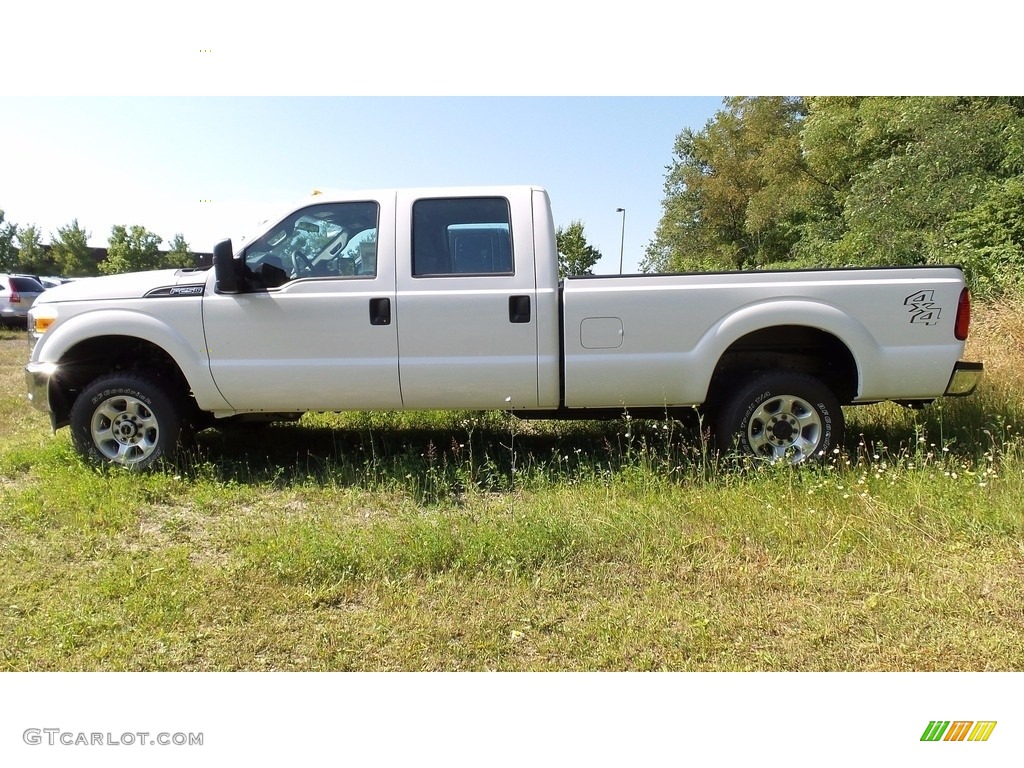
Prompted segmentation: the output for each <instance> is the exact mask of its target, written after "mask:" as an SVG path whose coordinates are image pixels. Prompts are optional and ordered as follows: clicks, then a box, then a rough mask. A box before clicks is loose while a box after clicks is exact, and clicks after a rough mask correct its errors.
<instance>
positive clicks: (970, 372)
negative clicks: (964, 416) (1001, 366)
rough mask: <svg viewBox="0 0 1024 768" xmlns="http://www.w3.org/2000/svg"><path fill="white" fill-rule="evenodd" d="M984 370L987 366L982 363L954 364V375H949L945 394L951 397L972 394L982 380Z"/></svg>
mask: <svg viewBox="0 0 1024 768" xmlns="http://www.w3.org/2000/svg"><path fill="white" fill-rule="evenodd" d="M984 370H985V366H984V365H983V364H981V363H965V362H963V361H961V362H959V363H957V364H956V365H954V366H953V375H952V376H950V377H949V383H948V384H947V385H946V392H945V394H946V395H947V396H951V397H963V396H964V395H969V394H971V393H972V392H974V390H975V388H976V387H977V386H978V384H979V383H980V382H981V377H982V374H983V372H984Z"/></svg>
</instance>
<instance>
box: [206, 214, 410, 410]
mask: <svg viewBox="0 0 1024 768" xmlns="http://www.w3.org/2000/svg"><path fill="white" fill-rule="evenodd" d="M394 220H395V216H394V200H393V199H390V200H368V201H360V202H344V203H318V204H313V205H310V206H308V207H306V208H303V209H301V210H299V211H297V212H295V213H293V214H290V215H289V216H288V217H287V218H286V219H284V220H283V221H281V222H279V223H278V224H277V225H275V226H274V227H272V228H271V229H270V230H269V231H268V232H267V233H266V234H265V235H264V236H263V237H261V238H259V239H257V240H256V241H254V242H253V243H252V244H250V245H248V246H246V247H245V249H244V250H243V251H242V253H241V255H240V258H242V259H244V261H245V268H244V270H245V278H244V283H245V286H246V288H245V290H244V291H243V292H242V293H238V294H231V295H226V294H216V293H214V292H213V291H208V292H207V295H206V297H205V299H204V302H203V323H204V327H205V330H206V342H207V346H208V350H209V356H210V370H211V373H212V375H213V379H214V381H215V382H216V384H217V387H218V388H219V389H220V392H221V394H222V395H223V396H224V399H225V400H227V401H228V403H230V404H231V406H232V407H233V408H235V409H236V410H239V411H244V410H250V409H251V410H260V411H307V410H322V411H328V410H350V409H351V410H359V409H374V408H398V407H401V404H402V401H401V392H400V390H399V385H398V332H397V325H396V323H395V320H394V305H395V253H394V242H395V239H394Z"/></svg>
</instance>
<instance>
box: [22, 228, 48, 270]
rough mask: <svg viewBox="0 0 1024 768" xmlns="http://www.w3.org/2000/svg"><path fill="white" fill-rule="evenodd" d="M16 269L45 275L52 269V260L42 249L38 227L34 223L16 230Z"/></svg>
mask: <svg viewBox="0 0 1024 768" xmlns="http://www.w3.org/2000/svg"><path fill="white" fill-rule="evenodd" d="M18 271H19V272H25V273H27V274H30V275H45V274H48V273H50V272H52V271H53V262H52V261H51V260H50V258H49V256H48V255H47V254H46V251H45V250H44V249H43V244H42V241H41V240H40V237H39V228H38V227H36V226H35V225H34V224H29V225H28V226H27V227H24V228H23V229H21V230H19V231H18Z"/></svg>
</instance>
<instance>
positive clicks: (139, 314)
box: [31, 299, 230, 410]
mask: <svg viewBox="0 0 1024 768" xmlns="http://www.w3.org/2000/svg"><path fill="white" fill-rule="evenodd" d="M145 301H147V302H150V301H161V303H162V305H163V308H166V309H168V310H169V311H170V313H171V314H172V315H174V317H171V318H167V319H163V318H157V317H155V316H154V315H153V314H151V313H149V312H144V311H141V310H139V309H134V308H119V309H95V310H87V311H84V312H79V313H77V314H74V315H72V316H71V317H67V318H59V320H58V322H57V323H56V324H54V326H52V327H51V328H50V330H49V331H47V333H46V335H45V336H43V338H42V339H41V340H40V341H39V343H38V344H37V345H36V348H35V350H34V351H33V354H32V361H31V362H32V363H35V364H44V363H51V364H54V365H58V366H59V364H60V363H61V362H62V361H63V360H64V359H65V356H66V355H67V354H68V352H69V351H70V350H72V349H73V348H74V347H75V346H76V345H78V344H80V343H82V342H85V341H88V340H90V339H96V338H100V337H112V336H119V337H128V338H136V339H141V340H143V341H147V342H149V343H151V344H153V345H154V346H156V347H159V348H160V349H162V350H163V351H164V352H166V353H167V354H168V355H169V356H170V357H171V359H172V360H174V362H175V364H176V365H177V366H178V368H179V369H180V370H181V372H182V374H183V375H184V377H185V380H186V381H187V382H188V384H189V387H190V388H191V389H192V393H193V394H194V396H195V399H196V402H197V404H198V405H199V407H200V408H201V409H203V410H216V409H227V408H230V406H229V405H228V404H227V402H225V400H224V398H223V397H221V395H220V392H219V391H218V390H217V388H216V386H215V385H214V383H213V378H212V376H211V375H210V365H209V358H208V356H207V354H206V346H205V336H204V335H203V329H202V316H201V314H200V309H199V304H198V302H195V303H194V302H191V301H186V300H182V299H167V300H160V299H147V300H145ZM186 305H191V306H186ZM190 309H191V310H192V312H189V311H188V310H190ZM180 329H183V330H180Z"/></svg>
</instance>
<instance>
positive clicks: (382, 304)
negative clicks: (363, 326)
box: [370, 299, 391, 325]
mask: <svg viewBox="0 0 1024 768" xmlns="http://www.w3.org/2000/svg"><path fill="white" fill-rule="evenodd" d="M370 325H391V299H370Z"/></svg>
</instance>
